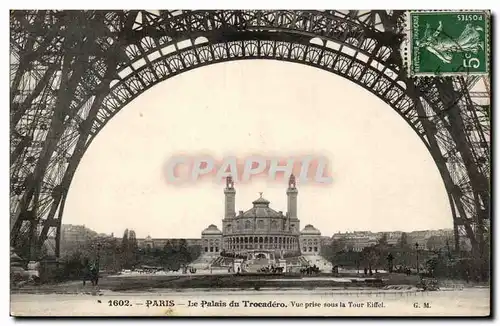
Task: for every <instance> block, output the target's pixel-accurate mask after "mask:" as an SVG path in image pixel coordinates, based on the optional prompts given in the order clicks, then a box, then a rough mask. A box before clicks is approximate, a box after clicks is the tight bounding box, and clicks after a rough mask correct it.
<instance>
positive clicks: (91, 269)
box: [83, 264, 99, 286]
mask: <svg viewBox="0 0 500 326" xmlns="http://www.w3.org/2000/svg"><path fill="white" fill-rule="evenodd" d="M87 281H90V282H91V283H92V285H94V286H96V285H98V283H99V266H98V265H97V264H87V265H86V266H85V268H84V271H83V285H84V286H85V284H86V282H87Z"/></svg>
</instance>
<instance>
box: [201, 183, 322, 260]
mask: <svg viewBox="0 0 500 326" xmlns="http://www.w3.org/2000/svg"><path fill="white" fill-rule="evenodd" d="M286 195H287V208H288V212H286V213H283V212H282V211H276V210H274V209H272V208H271V207H270V202H269V201H268V200H267V199H265V198H263V197H262V193H261V196H260V197H259V198H257V199H256V200H254V201H253V202H252V204H253V207H252V208H250V209H248V210H246V211H239V212H238V213H237V214H236V207H235V203H236V190H235V188H234V182H233V180H232V178H231V177H228V178H227V179H226V188H225V189H224V196H225V201H224V218H223V219H222V231H221V230H219V229H218V228H217V226H215V225H214V224H211V225H209V226H208V227H207V228H206V229H205V230H203V232H202V234H201V243H202V252H205V253H206V254H215V255H218V254H219V253H220V252H221V251H224V252H226V253H234V254H247V253H248V252H255V251H271V252H274V253H275V254H276V255H277V256H279V255H293V254H297V255H299V254H301V253H302V254H307V253H316V254H319V251H320V247H321V232H320V231H319V230H317V229H315V228H314V227H313V226H312V225H307V226H306V227H305V228H304V230H303V231H302V232H301V231H300V220H299V218H298V217H297V197H298V190H297V187H296V181H295V176H294V175H291V176H290V179H289V182H288V189H287V191H286ZM302 243H304V244H307V245H305V246H301V244H302ZM309 244H310V245H309Z"/></svg>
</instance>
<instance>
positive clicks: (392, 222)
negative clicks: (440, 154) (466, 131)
mask: <svg viewBox="0 0 500 326" xmlns="http://www.w3.org/2000/svg"><path fill="white" fill-rule="evenodd" d="M181 154H182V155H188V156H199V155H208V156H210V157H213V158H214V159H218V160H222V159H223V158H226V157H228V156H234V157H237V158H238V159H239V158H244V157H246V156H248V155H252V154H253V155H263V156H269V157H279V158H287V157H296V156H300V155H315V156H321V157H324V158H325V159H326V160H327V161H328V169H329V171H330V173H331V176H332V182H331V183H330V184H327V185H319V184H311V183H309V184H302V185H301V184H300V182H299V183H298V185H297V188H298V217H299V219H300V220H301V228H303V227H304V226H305V225H307V224H312V225H314V226H315V227H316V228H318V229H319V230H320V231H321V232H322V235H327V236H331V235H332V234H333V233H335V232H339V231H340V232H346V231H355V230H368V231H374V232H379V231H391V230H394V231H396V230H399V231H413V230H424V229H439V228H451V227H452V226H453V224H452V216H451V210H450V205H449V202H448V198H447V194H446V191H445V188H444V184H443V182H442V179H441V177H440V175H439V172H438V169H437V167H436V165H435V163H434V161H433V160H432V157H431V155H430V153H429V152H428V150H427V149H426V148H425V146H424V144H423V143H422V141H421V140H420V139H419V138H418V136H417V135H416V134H415V132H414V131H413V130H412V129H411V128H410V127H409V126H408V125H407V123H406V122H405V121H404V120H403V119H402V118H401V117H400V116H399V115H398V114H397V113H396V112H395V111H394V110H393V109H392V108H391V107H390V106H388V105H387V104H385V103H384V102H383V101H381V100H380V99H379V98H377V97H376V96H375V95H373V94H371V93H370V92H369V91H367V90H365V89H363V88H362V87H360V86H358V85H356V84H354V83H352V82H350V81H348V80H346V79H344V78H342V77H340V76H337V75H334V74H332V73H329V72H326V71H322V70H319V69H316V68H312V67H309V66H304V65H300V64H296V63H288V62H278V61H268V60H243V61H234V62H227V63H220V64H215V65H211V66H206V67H202V68H198V69H194V70H191V71H188V72H185V73H183V74H181V75H178V76H176V77H174V78H171V79H169V80H166V81H164V82H161V83H159V84H157V85H156V86H154V87H153V88H151V89H150V90H148V91H146V92H144V93H143V94H142V95H140V96H139V97H138V98H136V99H135V100H133V101H132V102H131V103H130V104H128V105H127V106H125V107H124V108H123V109H122V110H121V111H120V112H119V113H118V114H117V115H116V116H115V117H113V118H112V119H111V121H110V122H109V123H108V124H107V125H106V126H105V127H104V129H103V130H102V131H101V132H100V133H99V134H98V135H97V136H96V138H95V139H94V141H93V142H92V144H91V145H90V147H89V149H88V150H87V152H86V153H85V155H84V157H83V159H82V161H81V163H80V165H79V167H78V169H77V172H76V174H75V177H74V179H73V182H72V184H71V186H70V190H69V194H68V199H67V202H66V207H65V211H64V215H63V223H64V224H79V225H85V226H87V227H89V228H91V229H93V230H95V231H98V232H103V233H108V234H109V233H114V234H115V235H117V236H121V234H123V231H124V230H125V229H126V228H128V229H133V230H134V231H135V232H136V234H137V237H139V238H141V237H146V236H148V235H150V236H151V237H153V238H199V237H200V236H201V231H202V230H203V229H204V228H206V227H207V226H208V225H210V224H215V225H217V226H218V227H219V228H220V227H221V219H222V218H223V215H224V193H223V188H224V185H223V184H220V183H218V182H217V181H216V180H215V179H214V178H211V177H206V178H203V179H202V180H199V181H196V182H188V183H185V184H183V185H181V186H179V185H173V184H171V183H168V182H167V181H166V178H165V165H166V162H167V161H168V160H169V159H171V158H172V157H174V156H176V155H181ZM235 188H236V211H239V210H244V211H245V210H247V209H249V208H251V207H252V201H253V200H255V199H256V198H258V197H259V192H262V193H263V194H262V196H263V197H264V198H266V199H267V200H269V201H270V202H271V203H270V207H271V208H273V209H275V210H276V211H284V212H286V207H287V205H286V188H287V183H286V181H283V180H280V181H270V180H267V179H266V178H254V179H251V180H250V182H246V183H237V182H236V184H235Z"/></svg>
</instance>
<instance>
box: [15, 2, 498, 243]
mask: <svg viewBox="0 0 500 326" xmlns="http://www.w3.org/2000/svg"><path fill="white" fill-rule="evenodd" d="M73 14H74V15H77V16H78V17H79V20H76V21H77V22H78V24H68V21H70V19H68V17H72V15H73ZM61 15H62V17H63V18H64V19H61V18H60V17H61ZM28 16H29V19H28V21H33V20H36V19H38V21H44V22H48V23H47V24H46V27H47V28H44V29H37V28H26V27H25V26H26V20H27V18H26V17H28ZM82 17H83V19H82ZM42 18H43V19H42ZM401 18H402V15H401V12H393V13H387V12H383V11H375V12H364V13H360V12H356V11H350V12H347V13H342V12H333V11H324V12H318V11H314V12H313V11H181V12H159V13H158V14H153V13H149V12H144V11H131V12H123V11H112V12H103V11H96V12H86V13H85V14H82V12H63V14H61V12H46V13H41V12H34V13H28V12H21V13H18V14H15V15H11V27H12V30H11V42H12V43H13V44H12V51H13V52H14V54H15V56H16V55H17V56H18V57H19V64H17V66H16V65H15V64H13V65H12V67H13V69H14V70H15V75H16V76H19V75H20V76H23V75H24V74H25V73H26V72H29V71H33V69H35V68H36V67H40V66H43V67H45V69H46V70H45V71H47V70H48V69H49V67H56V68H55V69H54V70H55V71H54V75H56V74H59V77H58V78H59V81H60V82H59V85H57V87H55V89H53V87H52V84H53V83H49V85H50V86H46V87H45V88H43V87H40V86H39V85H41V81H42V80H45V79H47V78H49V77H47V76H46V75H44V74H41V75H37V76H35V77H34V81H35V84H36V86H35V87H31V88H30V89H31V91H30V90H28V94H26V96H25V97H24V98H23V99H24V101H21V102H22V103H21V102H20V101H19V99H18V98H16V97H15V96H13V97H12V99H11V105H12V107H16V106H21V107H22V109H23V110H22V111H16V112H14V113H13V114H14V115H15V119H13V121H11V122H12V125H13V130H12V135H13V136H12V139H11V142H13V143H15V144H16V145H17V146H15V147H14V148H15V149H14V153H15V154H16V156H15V157H14V160H13V161H12V162H11V178H12V180H13V181H14V182H12V187H13V191H12V192H11V202H12V203H13V205H12V208H11V215H12V216H13V218H14V220H16V219H17V221H16V223H14V224H15V225H17V227H14V228H13V233H12V239H13V242H15V241H16V240H15V239H16V237H17V236H18V233H19V232H20V231H19V230H20V228H21V224H22V221H23V220H26V219H25V218H24V217H25V216H29V215H30V214H26V212H30V213H31V214H32V215H33V214H34V215H35V216H36V218H35V219H34V220H33V219H30V221H35V222H36V221H38V220H44V221H47V222H46V223H44V224H43V227H42V228H41V229H40V230H39V232H40V234H39V239H38V240H39V241H37V245H41V243H42V242H43V241H44V240H45V239H46V238H47V235H48V232H49V228H50V227H55V228H56V229H57V230H59V229H60V218H61V214H62V209H63V207H64V200H65V197H66V194H67V190H68V188H69V184H70V182H71V179H72V177H73V174H74V172H75V170H76V166H77V165H78V163H79V161H80V159H81V157H82V156H83V153H84V152H85V150H86V148H87V147H88V146H89V144H90V142H91V141H92V140H93V138H94V137H95V135H96V134H97V133H98V132H99V131H100V130H101V129H102V128H103V127H104V125H105V124H106V122H107V121H109V119H111V118H112V116H113V115H114V114H115V113H116V112H118V111H119V110H120V109H121V108H122V107H123V106H125V105H126V104H127V103H128V102H130V101H131V100H132V99H133V98H135V97H136V96H138V95H139V94H140V93H142V92H144V91H145V90H147V89H148V88H149V87H151V86H152V85H154V84H156V83H158V82H160V81H162V80H165V79H167V78H170V77H172V76H174V75H176V74H179V73H181V72H184V71H186V70H190V69H194V68H196V67H200V66H203V65H207V64H212V63H216V62H225V61H230V60H237V59H275V60H283V61H291V62H299V63H303V64H307V65H310V66H314V67H317V68H321V69H325V70H327V71H331V72H334V73H336V74H339V75H342V76H343V77H345V78H347V79H349V80H351V81H353V82H355V83H357V84H359V85H361V86H362V87H364V88H366V89H368V90H370V91H371V92H372V93H374V94H375V95H377V96H378V97H380V98H382V99H383V100H384V101H385V102H386V103H388V104H389V105H391V106H392V107H393V108H394V109H396V111H397V112H398V113H399V114H400V115H401V116H402V117H403V118H404V119H405V120H406V121H407V122H408V123H409V124H410V126H411V127H412V128H413V129H414V130H415V131H416V132H417V134H418V135H419V137H420V138H421V139H422V140H423V141H424V144H425V145H426V146H427V148H428V149H429V150H430V151H431V154H432V155H433V157H434V159H435V161H436V163H437V164H438V167H439V168H440V172H441V174H442V176H443V180H445V185H446V188H447V191H448V193H449V194H450V196H452V198H451V199H450V202H451V204H452V206H456V208H457V211H459V214H460V216H454V218H455V221H456V222H457V221H459V220H460V221H466V222H465V224H467V225H470V224H471V223H474V221H477V216H478V214H479V213H478V208H477V205H473V207H472V208H470V207H468V206H467V208H468V210H466V209H465V208H464V207H466V205H467V201H466V199H467V198H469V197H470V193H471V191H469V189H472V197H474V196H475V195H476V196H477V193H475V192H474V189H475V188H477V187H475V186H473V185H472V183H473V181H471V180H476V179H477V178H472V179H471V178H469V177H468V176H469V174H470V171H468V170H467V166H466V165H465V164H464V161H463V157H462V155H455V156H454V160H455V163H453V164H450V162H449V161H448V159H447V158H445V157H448V156H447V155H448V152H447V151H448V149H450V148H455V147H457V144H456V142H455V138H456V137H462V136H461V134H460V133H462V132H463V130H458V131H454V132H453V133H452V132H451V131H450V130H448V129H447V128H449V121H448V120H447V118H446V117H445V116H443V114H442V109H443V105H444V102H443V100H442V99H441V98H439V96H438V95H439V92H438V91H437V90H436V89H437V88H438V86H437V85H436V84H435V81H436V79H433V83H427V84H425V83H424V84H420V85H419V84H417V85H415V86H412V85H413V83H414V82H413V80H409V79H407V78H406V75H405V71H404V69H403V68H402V63H401V58H400V55H399V45H400V42H401V39H402V35H400V30H399V27H398V24H397V22H398V21H400V20H401ZM61 21H63V23H61ZM74 30H77V31H78V32H79V33H80V34H79V35H80V37H81V39H78V38H74V37H72V38H71V42H70V43H68V41H67V35H68V34H71V33H72V32H73V31H74ZM40 31H44V32H43V33H42V34H44V35H40V36H37V35H36V33H37V32H40ZM46 31H51V34H50V35H49V34H47V33H48V32H46ZM54 31H55V32H54ZM82 31H85V32H83V33H82ZM278 31H279V33H277V32H278ZM40 37H41V39H40ZM33 38H35V39H36V40H38V41H39V42H38V43H40V44H42V45H44V46H45V47H46V48H49V47H50V51H31V50H28V48H32V47H33V45H34V44H35V43H36V42H34V41H33ZM74 42H77V45H78V46H77V48H78V49H79V50H78V51H73V52H72V51H71V49H70V48H68V47H70V46H71V45H74ZM42 45H38V48H40V47H43V46H42ZM27 53H30V55H29V56H28V55H27ZM82 53H83V55H84V56H85V57H86V58H88V60H86V63H85V64H86V68H87V69H84V71H82V69H81V66H82V65H81V62H76V64H75V59H76V60H81V58H80V59H78V57H79V56H80V55H81V54H82ZM64 58H66V60H69V64H66V65H64V64H63V63H64V61H63V60H64ZM68 58H73V60H71V59H68ZM27 62H28V63H30V64H28V63H27ZM66 62H67V61H66ZM64 67H66V70H64V69H62V68H64ZM68 67H69V68H68ZM79 68H80V73H77V74H75V71H76V72H78V69H79ZM49 75H50V73H49ZM68 75H71V77H69V78H68ZM75 76H76V77H78V78H76V77H75ZM61 78H64V80H65V82H64V83H63V82H62V81H61ZM70 78H73V80H74V84H73V85H71V87H67V85H68V80H70ZM17 80H20V79H19V78H17V79H16V78H15V77H14V78H13V80H11V85H12V86H13V89H12V91H14V93H16V92H17V87H16V85H18V82H17ZM438 82H439V80H438ZM61 84H62V85H63V86H66V88H65V89H64V90H63V91H61ZM462 86H463V85H462ZM414 87H415V91H414V92H409V90H408V88H414ZM453 87H454V88H453V90H454V91H455V92H456V91H457V89H458V92H459V94H458V95H457V94H455V96H458V97H459V98H462V97H464V96H466V95H467V92H468V91H469V89H468V87H465V88H464V87H457V86H453ZM21 91H24V89H22V90H21ZM57 91H59V93H57ZM36 93H40V94H42V95H45V96H52V97H54V98H55V99H56V100H54V101H50V102H47V103H46V106H45V107H43V108H42V109H40V105H33V104H32V103H33V100H32V98H36V97H37V94H36ZM54 94H55V95H54ZM409 94H411V95H409ZM28 98H29V100H27V99H28ZM64 98H66V101H65V102H64V103H69V105H68V106H67V107H69V109H66V110H57V109H56V108H57V107H59V108H62V106H61V100H63V99H64ZM420 98H421V99H422V101H423V102H424V103H428V104H429V105H428V108H427V109H425V107H426V106H423V105H422V104H419V105H420V106H422V108H421V109H418V107H417V106H416V103H417V102H418V103H420ZM462 102H463V101H459V103H457V105H456V107H457V110H458V111H459V112H462V111H463V110H464V104H463V103H462ZM419 110H420V111H419ZM426 110H427V111H426ZM56 114H58V115H60V116H56ZM467 119H468V120H467V121H469V122H470V119H472V124H471V125H472V126H473V128H475V129H474V131H476V132H478V133H479V134H482V133H483V131H482V130H479V128H478V127H477V126H478V125H479V124H478V123H475V120H474V117H468V118H467ZM476 119H477V118H476ZM49 121H51V122H52V123H51V124H50V128H45V129H48V130H44V128H40V127H41V126H47V124H48V122H49ZM483 125H484V121H483ZM26 130H28V131H30V132H31V133H32V134H31V136H26V134H25V133H26ZM36 130H44V132H41V133H37V136H38V137H33V131H36ZM456 132H458V133H459V134H458V135H457V134H455V133H456ZM48 135H50V136H48ZM435 137H437V138H436V139H437V141H434V138H435ZM439 139H441V140H439ZM468 145H469V144H468ZM459 150H460V148H459ZM470 150H471V151H474V150H475V148H474V147H472V148H470ZM42 153H43V155H42ZM483 154H484V153H483ZM475 157H479V156H478V155H476V156H475ZM483 157H484V156H483ZM488 159H489V156H488ZM481 172H482V173H483V174H484V171H481ZM446 180H448V181H446ZM463 180H466V181H465V182H463ZM459 181H460V182H459ZM457 184H460V186H459V188H460V189H467V191H460V192H457V191H455V189H456V185H457ZM464 184H465V185H464ZM487 195H489V192H488V193H487ZM23 212H24V213H23ZM56 213H58V214H57V216H56ZM55 220H57V222H54V221H55ZM460 223H462V222H460ZM456 224H458V222H457V223H456ZM468 229H471V228H470V227H468ZM467 233H468V236H469V237H474V234H473V233H471V232H470V231H467ZM473 240H475V239H471V241H472V242H474V241H473Z"/></svg>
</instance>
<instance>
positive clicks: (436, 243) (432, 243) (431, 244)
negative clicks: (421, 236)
mask: <svg viewBox="0 0 500 326" xmlns="http://www.w3.org/2000/svg"><path fill="white" fill-rule="evenodd" d="M443 248H446V238H443V237H438V236H435V235H433V236H431V237H429V239H427V249H429V250H431V251H437V250H439V249H443Z"/></svg>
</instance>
